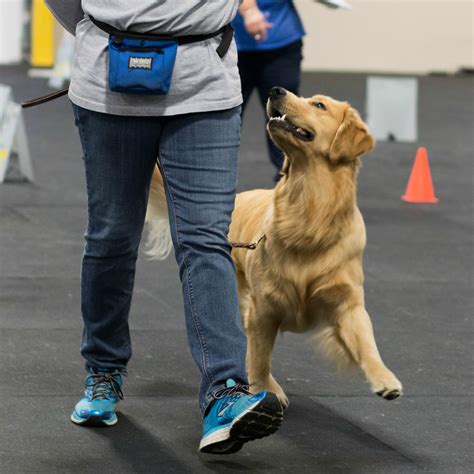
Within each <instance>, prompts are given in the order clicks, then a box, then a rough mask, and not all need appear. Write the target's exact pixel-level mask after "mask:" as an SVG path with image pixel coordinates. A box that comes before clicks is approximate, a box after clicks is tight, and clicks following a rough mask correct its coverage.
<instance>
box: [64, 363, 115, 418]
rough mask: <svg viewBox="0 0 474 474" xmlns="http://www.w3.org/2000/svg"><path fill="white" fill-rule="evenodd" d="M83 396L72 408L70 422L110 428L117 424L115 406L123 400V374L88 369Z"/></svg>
mask: <svg viewBox="0 0 474 474" xmlns="http://www.w3.org/2000/svg"><path fill="white" fill-rule="evenodd" d="M87 372H88V373H87V376H86V379H85V381H84V385H85V387H86V390H85V396H84V397H83V398H81V400H79V401H78V402H77V404H76V406H75V407H74V411H73V412H72V415H71V421H72V422H73V423H76V424H77V425H85V426H112V425H115V423H117V421H118V420H117V415H116V413H115V412H116V411H117V405H118V402H119V401H120V400H123V393H122V376H123V375H124V373H123V372H120V371H118V370H113V371H110V370H107V369H88V371H87Z"/></svg>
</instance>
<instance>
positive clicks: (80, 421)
mask: <svg viewBox="0 0 474 474" xmlns="http://www.w3.org/2000/svg"><path fill="white" fill-rule="evenodd" d="M71 421H72V422H73V423H74V424H75V425H80V426H90V427H94V428H101V427H107V426H113V425H115V424H116V423H117V421H118V418H117V417H116V416H115V418H112V419H111V420H103V419H102V418H101V417H100V416H89V417H88V418H76V417H75V416H74V413H73V414H72V415H71Z"/></svg>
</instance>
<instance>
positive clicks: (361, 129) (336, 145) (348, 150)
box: [329, 107, 375, 161]
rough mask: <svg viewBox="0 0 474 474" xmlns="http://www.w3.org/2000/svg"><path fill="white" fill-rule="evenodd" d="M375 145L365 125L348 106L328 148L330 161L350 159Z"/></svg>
mask: <svg viewBox="0 0 474 474" xmlns="http://www.w3.org/2000/svg"><path fill="white" fill-rule="evenodd" d="M374 145H375V141H374V139H373V137H372V135H370V133H369V131H368V129H367V125H366V124H365V123H364V122H363V121H362V119H361V118H360V116H359V114H358V113H357V111H356V110H354V109H353V108H352V107H348V108H347V110H346V113H345V115H344V119H343V120H342V123H341V125H340V126H339V128H338V129H337V132H336V135H335V136H334V139H333V141H332V143H331V146H330V148H329V158H330V159H331V161H339V160H344V161H351V160H355V159H356V158H357V157H359V156H360V155H363V154H364V153H367V152H369V151H370V150H372V148H373V147H374Z"/></svg>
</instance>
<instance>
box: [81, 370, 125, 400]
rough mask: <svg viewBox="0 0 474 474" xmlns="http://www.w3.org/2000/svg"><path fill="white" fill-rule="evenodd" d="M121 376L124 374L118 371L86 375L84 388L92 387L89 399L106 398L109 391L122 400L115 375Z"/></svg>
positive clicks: (121, 393)
mask: <svg viewBox="0 0 474 474" xmlns="http://www.w3.org/2000/svg"><path fill="white" fill-rule="evenodd" d="M117 375H119V376H123V375H124V374H121V373H118V372H104V373H97V374H95V373H94V374H90V375H88V376H87V377H86V381H85V386H86V390H87V389H89V388H92V394H91V395H90V399H91V400H107V399H108V398H109V396H110V392H111V391H112V393H113V394H114V395H116V396H117V397H118V398H119V399H120V400H123V392H122V389H121V388H120V384H119V382H118V381H117V380H116V378H115V377H116V376H117Z"/></svg>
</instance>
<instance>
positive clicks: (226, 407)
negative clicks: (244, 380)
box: [199, 379, 283, 454]
mask: <svg viewBox="0 0 474 474" xmlns="http://www.w3.org/2000/svg"><path fill="white" fill-rule="evenodd" d="M214 396H215V398H216V400H215V401H214V402H213V404H212V405H211V408H210V410H209V413H208V414H207V415H206V416H205V418H204V427H203V436H202V439H201V443H200V445H199V451H201V452H202V453H212V454H231V453H235V452H236V451H238V450H239V449H240V448H241V447H242V446H243V445H244V443H246V442H247V441H253V440H255V439H259V438H264V437H265V436H268V435H271V434H273V433H275V431H277V430H278V428H279V427H280V425H281V422H282V420H283V409H282V407H281V404H280V402H279V400H278V398H277V396H276V395H275V394H274V393H271V392H259V393H257V394H256V395H252V394H251V393H250V392H249V391H248V387H247V388H246V387H244V386H243V385H240V384H236V383H235V382H234V381H233V380H232V379H229V380H227V382H226V388H223V389H222V390H219V391H218V392H216V393H215V394H214Z"/></svg>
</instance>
